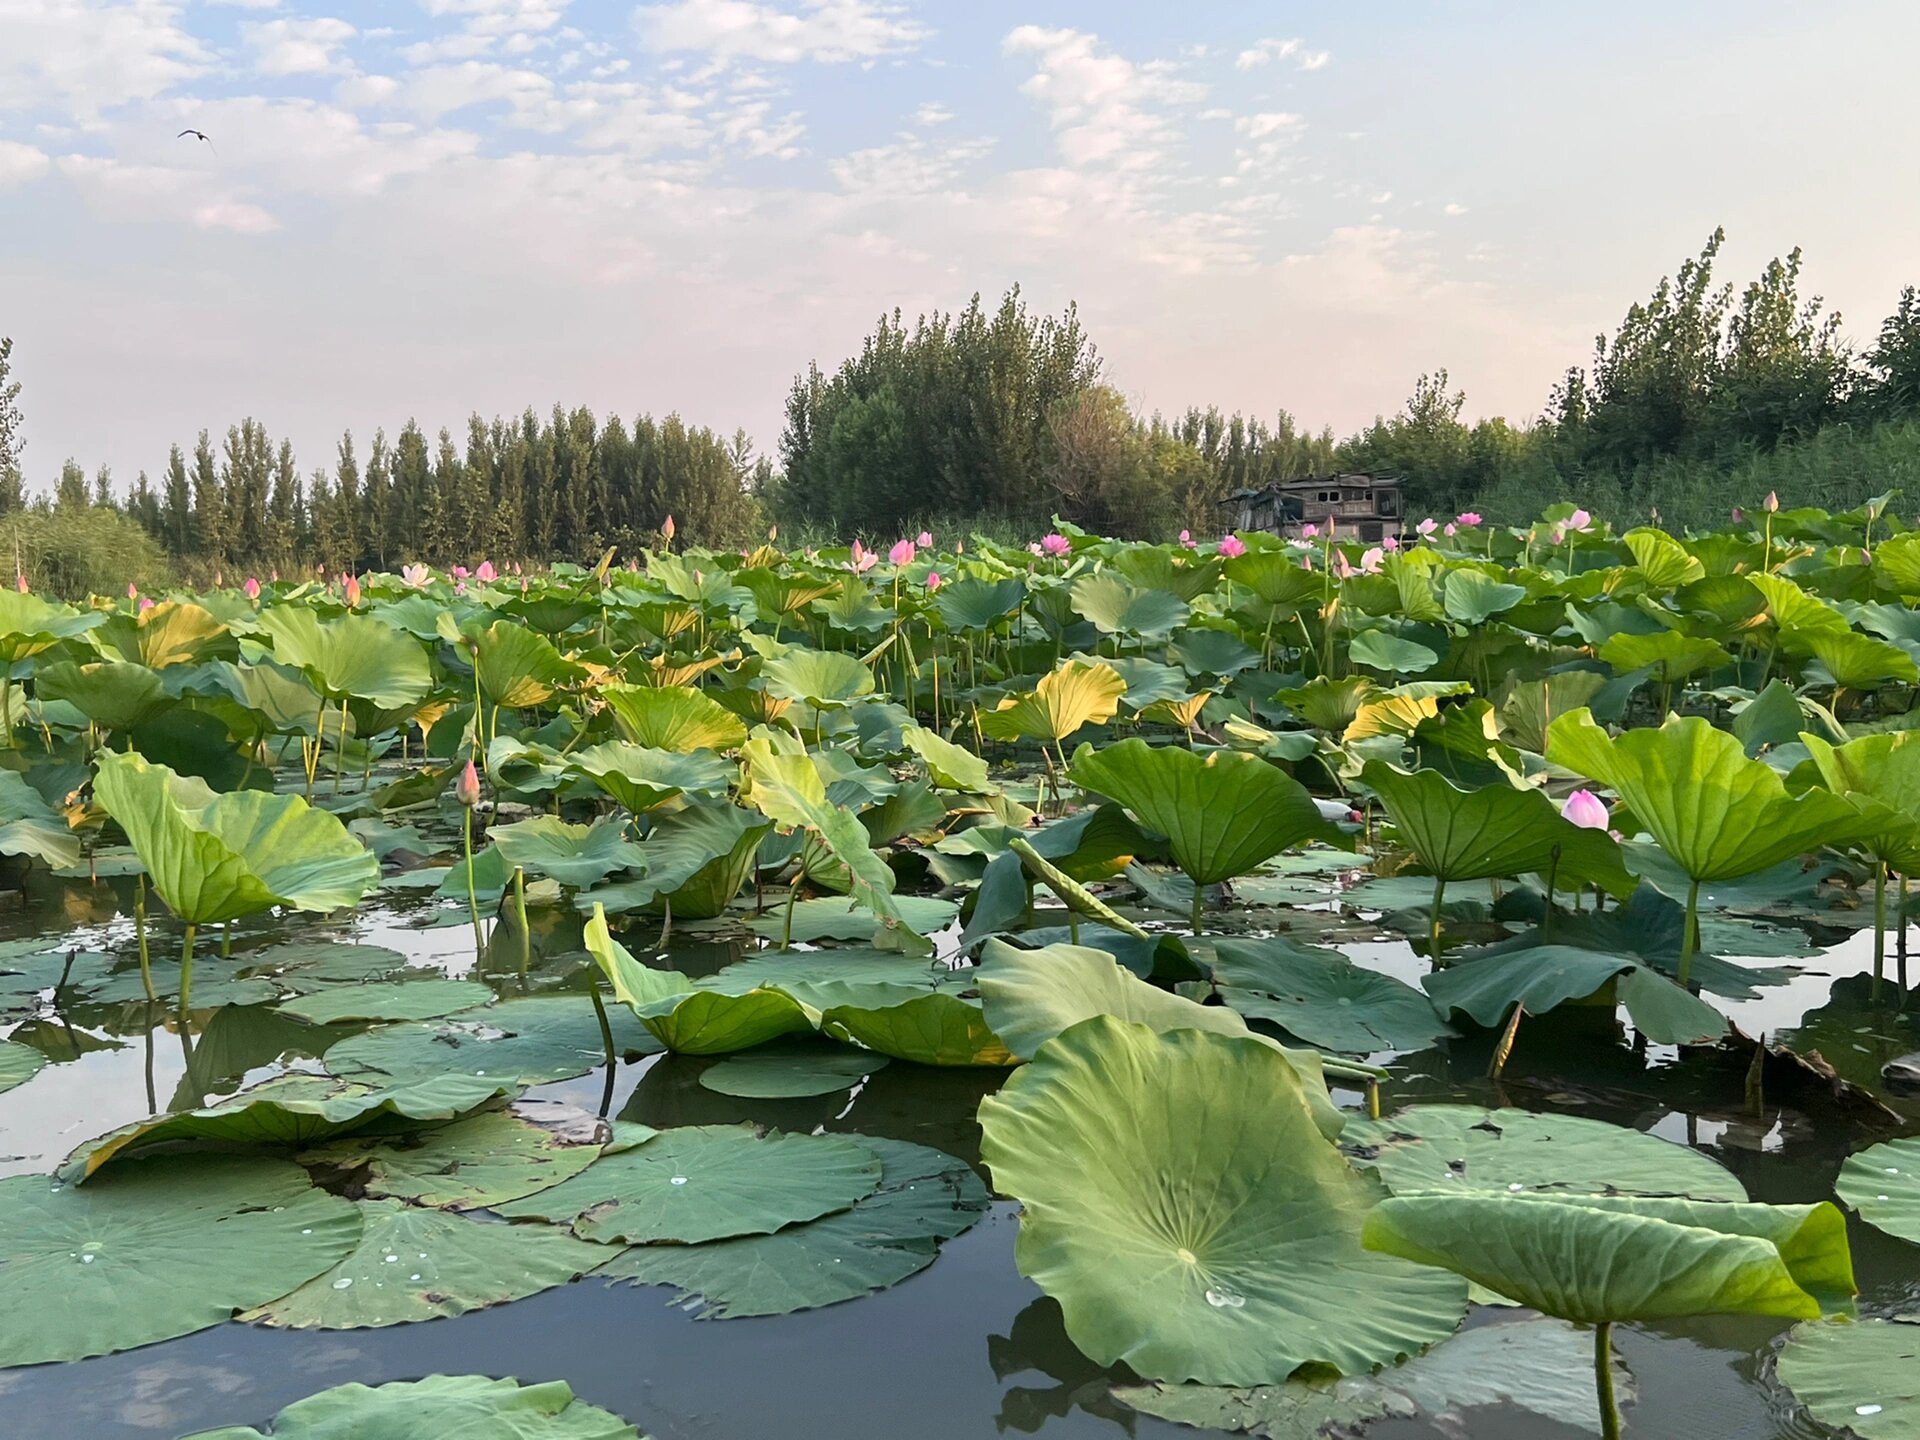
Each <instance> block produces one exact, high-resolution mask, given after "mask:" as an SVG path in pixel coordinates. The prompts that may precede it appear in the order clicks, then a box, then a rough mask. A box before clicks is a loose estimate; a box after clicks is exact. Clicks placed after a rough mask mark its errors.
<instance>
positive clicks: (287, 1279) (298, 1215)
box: [0, 1155, 360, 1366]
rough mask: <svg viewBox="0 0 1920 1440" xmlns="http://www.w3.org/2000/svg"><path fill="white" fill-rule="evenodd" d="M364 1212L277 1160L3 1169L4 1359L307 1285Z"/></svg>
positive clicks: (80, 1349) (125, 1341)
mask: <svg viewBox="0 0 1920 1440" xmlns="http://www.w3.org/2000/svg"><path fill="white" fill-rule="evenodd" d="M359 1239H360V1213H359V1211H358V1210H357V1209H355V1208H354V1206H353V1204H352V1203H351V1202H350V1201H347V1200H342V1199H340V1198H338V1197H337V1196H333V1195H328V1194H326V1193H324V1192H323V1191H320V1190H316V1189H314V1188H313V1186H312V1185H311V1184H310V1183H309V1182H308V1180H307V1174H306V1172H305V1171H304V1170H302V1169H300V1168H299V1167H298V1166H296V1165H289V1164H287V1163H286V1162H285V1161H283V1160H269V1159H263V1158H257V1157H254V1156H244V1155H183V1156H172V1157H160V1158H156V1159H152V1160H147V1161H143V1162H142V1163H140V1164H138V1165H128V1166H126V1167H124V1168H123V1169H119V1170H116V1171H114V1172H112V1173H110V1174H107V1175H103V1176H101V1177H100V1179H99V1180H98V1181H96V1182H95V1183H94V1184H91V1185H62V1184H59V1183H57V1182H55V1181H52V1180H50V1179H49V1178H48V1177H47V1176H45V1175H16V1176H14V1177H13V1178H11V1179H8V1180H0V1274H4V1275H5V1276H6V1277H7V1299H8V1304H7V1305H6V1306H5V1307H4V1309H0V1366H12V1365H40V1364H44V1363H46V1362H48V1361H53V1360H80V1359H84V1358H86V1357H87V1356H89V1355H107V1354H111V1353H113V1352H114V1351H116V1350H131V1349H133V1348H134V1347H136V1346H139V1345H150V1344H152V1343H153V1342H154V1341H156V1340H170V1339H172V1338H173V1337H174V1336H176V1335H190V1334H192V1333H193V1332H194V1331H196V1330H205V1329H207V1328H208V1327H209V1326H213V1325H219V1324H222V1323H224V1322H225V1321H227V1320H230V1319H232V1318H233V1315H234V1313H235V1312H236V1311H239V1310H245V1309H248V1308H250V1307H252V1306H254V1305H260V1304H264V1303H265V1302H267V1301H269V1300H273V1299H276V1298H278V1297H279V1296H281V1295H284V1294H286V1293H287V1292H288V1291H289V1290H292V1289H294V1288H295V1287H297V1286H300V1285H304V1284H305V1283H306V1282H307V1281H309V1280H311V1279H312V1278H313V1277H314V1276H315V1275H318V1274H319V1273H320V1272H321V1271H322V1270H325V1269H326V1268H327V1267H329V1266H330V1265H333V1264H335V1263H336V1262H338V1261H339V1260H340V1258H341V1257H342V1256H344V1255H346V1254H347V1253H348V1252H349V1251H351V1250H352V1249H353V1247H354V1246H355V1245H356V1244H357V1243H358V1242H359Z"/></svg>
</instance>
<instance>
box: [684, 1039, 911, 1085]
mask: <svg viewBox="0 0 1920 1440" xmlns="http://www.w3.org/2000/svg"><path fill="white" fill-rule="evenodd" d="M887 1063H888V1061H887V1057H886V1056H884V1055H876V1054H874V1053H873V1052H872V1051H869V1050H851V1049H848V1048H846V1047H845V1046H841V1045H822V1044H820V1043H819V1042H817V1041H815V1042H811V1043H803V1044H794V1045H791V1046H788V1045H779V1044H774V1045H763V1046H761V1047H760V1048H759V1049H758V1050H749V1051H748V1052H746V1053H745V1054H744V1055H735V1056H733V1057H731V1058H730V1059H726V1060H722V1061H721V1062H720V1063H719V1064H717V1065H709V1066H708V1067H707V1068H706V1069H705V1070H703V1071H701V1072H700V1083H701V1084H702V1085H703V1086H705V1087H706V1088H707V1089H709V1090H712V1091H714V1092H715V1093H716V1094H720V1095H735V1096H738V1097H740V1098H741V1099H745V1100H792V1099H797V1098H799V1097H802V1096H807V1095H832V1094H835V1093H837V1092H839V1091H843V1090H850V1089H852V1088H853V1087H854V1086H855V1085H857V1084H859V1083H860V1081H862V1080H864V1079H865V1078H866V1077H867V1076H869V1075H871V1074H872V1073H873V1072H874V1071H876V1070H879V1069H880V1068H882V1067H883V1066H885V1065H886V1064H887Z"/></svg>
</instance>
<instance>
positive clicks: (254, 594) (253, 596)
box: [245, 575, 260, 604]
mask: <svg viewBox="0 0 1920 1440" xmlns="http://www.w3.org/2000/svg"><path fill="white" fill-rule="evenodd" d="M245 589H246V592H247V598H248V599H249V600H251V601H253V602H254V603H256V604H258V603H259V600H260V582H259V581H258V580H256V579H254V578H253V576H251V575H249V576H248V577H247V583H246V586H245Z"/></svg>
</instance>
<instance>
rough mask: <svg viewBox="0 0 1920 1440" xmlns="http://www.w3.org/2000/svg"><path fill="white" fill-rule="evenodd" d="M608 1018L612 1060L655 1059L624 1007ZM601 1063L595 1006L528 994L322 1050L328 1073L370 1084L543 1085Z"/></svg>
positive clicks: (649, 1039) (653, 1042)
mask: <svg viewBox="0 0 1920 1440" xmlns="http://www.w3.org/2000/svg"><path fill="white" fill-rule="evenodd" d="M607 1020H608V1022H609V1023H610V1024H611V1026H612V1027H613V1044H614V1053H615V1054H616V1055H619V1056H622V1057H625V1058H629V1059H631V1058H633V1057H634V1056H637V1055H648V1054H657V1053H659V1050H660V1048H661V1047H660V1042H659V1041H658V1040H657V1039H655V1038H654V1036H653V1035H652V1034H651V1033H650V1032H648V1031H647V1030H646V1029H644V1028H643V1027H642V1026H641V1024H640V1022H639V1021H638V1020H637V1019H636V1018H635V1017H634V1016H633V1014H632V1012H630V1011H629V1010H627V1009H626V1008H625V1007H621V1006H616V1007H614V1008H613V1009H611V1010H610V1011H609V1013H608V1015H607ZM604 1063H605V1055H604V1051H603V1049H602V1046H601V1040H600V1027H599V1024H598V1023H597V1022H596V1021H595V1019H594V1014H593V1007H592V1006H591V1005H590V1004H588V1003H586V1002H585V1001H584V999H583V997H581V996H579V995H530V996H527V997H525V998H522V999H512V1000H502V1001H500V1002H499V1003H498V1004H497V1005H489V1006H487V1007H486V1008H485V1009H483V1010H473V1011H465V1012H462V1013H460V1014H457V1015H449V1016H448V1017H447V1018H446V1019H444V1020H428V1021H423V1022H418V1023H415V1024H407V1025H382V1026H380V1027H379V1028H378V1029H374V1030H369V1031H367V1032H366V1033H365V1034H364V1035H355V1036H352V1037H351V1038H349V1039H346V1040H342V1041H340V1042H339V1043H338V1044H336V1045H334V1046H333V1047H332V1048H331V1049H329V1050H328V1051H327V1052H326V1064H327V1069H328V1070H330V1071H332V1072H333V1073H334V1074H335V1075H340V1076H344V1077H346V1078H348V1079H354V1080H363V1081H365V1082H366V1083H368V1084H400V1083H407V1082H411V1081H415V1080H422V1079H426V1078H429V1077H432V1076H437V1075H474V1076H479V1077H481V1078H483V1079H499V1080H511V1081H514V1082H515V1083H517V1084H520V1085H546V1084H551V1083H552V1082H554V1081H556V1080H571V1079H573V1078H574V1077H576V1076H579V1075H585V1074H588V1073H589V1072H591V1071H593V1070H596V1069H598V1068H599V1067H600V1066H601V1065H602V1064H604Z"/></svg>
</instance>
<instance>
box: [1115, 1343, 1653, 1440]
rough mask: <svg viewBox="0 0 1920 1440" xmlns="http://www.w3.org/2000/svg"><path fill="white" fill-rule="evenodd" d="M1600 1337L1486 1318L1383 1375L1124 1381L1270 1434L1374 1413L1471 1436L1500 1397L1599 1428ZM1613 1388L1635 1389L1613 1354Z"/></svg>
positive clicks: (1334, 1431) (1123, 1397) (1307, 1439)
mask: <svg viewBox="0 0 1920 1440" xmlns="http://www.w3.org/2000/svg"><path fill="white" fill-rule="evenodd" d="M1592 1367H1593V1337H1592V1336H1591V1335H1588V1334H1586V1333H1584V1332H1583V1331H1580V1330H1576V1329H1575V1328H1574V1327H1573V1326H1571V1325H1567V1324H1565V1323H1563V1322H1562V1321H1559V1320H1522V1321H1517V1322H1514V1323H1511V1324H1504V1325H1479V1326H1475V1327H1474V1328H1472V1329H1469V1330H1462V1331H1461V1332H1460V1333H1459V1334H1458V1335H1456V1336H1454V1337H1453V1338H1452V1339H1450V1340H1448V1341H1446V1342H1445V1343H1443V1344H1441V1345H1439V1346H1437V1347H1435V1348H1434V1349H1432V1350H1430V1351H1428V1352H1427V1353H1426V1354H1425V1355H1421V1356H1417V1357H1416V1358H1414V1359H1412V1360H1409V1361H1407V1362H1406V1363H1405V1364H1403V1365H1397V1366H1395V1367H1394V1368H1393V1369H1391V1370H1383V1371H1381V1372H1380V1373H1379V1374H1378V1375H1362V1376H1349V1377H1343V1378H1340V1379H1334V1378H1331V1377H1321V1378H1318V1379H1313V1378H1309V1379H1298V1380H1289V1381H1288V1382H1287V1383H1286V1384H1284V1385H1260V1386H1254V1387H1252V1388H1249V1389H1240V1390H1236V1389H1231V1388H1227V1387H1223V1386H1218V1385H1123V1386H1117V1387H1115V1389H1114V1392H1113V1393H1114V1395H1115V1397H1116V1398H1117V1399H1119V1400H1120V1401H1121V1402H1122V1403H1123V1404H1126V1405H1130V1406H1132V1407H1133V1408H1134V1409H1135V1410H1139V1411H1142V1412H1144V1413H1146V1414H1148V1415H1158V1416H1159V1417H1160V1418H1161V1419H1163V1420H1172V1421H1174V1422H1176V1423H1178V1424H1181V1425H1191V1426H1195V1427H1197V1428H1199V1429H1203V1430H1224V1431H1231V1432H1233V1433H1235V1434H1247V1435H1263V1436H1268V1437H1271V1440H1351V1437H1353V1436H1356V1435H1360V1434H1364V1433H1366V1432H1367V1427H1368V1426H1369V1425H1370V1424H1371V1423H1372V1422H1373V1421H1376V1420H1414V1419H1419V1420H1424V1421H1426V1422H1427V1423H1428V1424H1430V1425H1432V1426H1434V1427H1435V1430H1436V1432H1437V1433H1439V1434H1442V1435H1447V1436H1461V1437H1464V1436H1468V1435H1470V1434H1471V1433H1472V1431H1471V1428H1470V1417H1471V1415H1472V1412H1473V1411H1475V1410H1479V1409H1483V1408H1484V1407H1492V1406H1498V1407H1499V1408H1500V1409H1501V1410H1502V1411H1504V1412H1506V1413H1507V1414H1509V1415H1511V1414H1513V1413H1514V1412H1516V1411H1517V1412H1519V1414H1520V1415H1521V1416H1524V1417H1527V1418H1529V1419H1530V1418H1532V1417H1536V1416H1537V1417H1540V1418H1542V1419H1545V1420H1548V1421H1550V1422H1553V1423H1554V1425H1555V1433H1558V1427H1559V1426H1563V1425H1564V1426H1568V1427H1570V1428H1572V1429H1574V1430H1580V1431H1584V1432H1586V1433H1587V1434H1590V1435H1598V1434H1600V1407H1599V1403H1598V1401H1597V1399H1596V1398H1595V1395H1594V1388H1593V1374H1592ZM1614 1390H1615V1394H1616V1395H1617V1396H1618V1397H1619V1398H1620V1399H1621V1400H1622V1401H1625V1400H1627V1399H1629V1398H1630V1397H1631V1396H1632V1394H1633V1386H1632V1383H1631V1379H1630V1377H1629V1376H1628V1375H1627V1373H1626V1367H1625V1366H1624V1365H1622V1364H1621V1363H1620V1362H1619V1361H1618V1360H1615V1362H1614Z"/></svg>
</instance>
